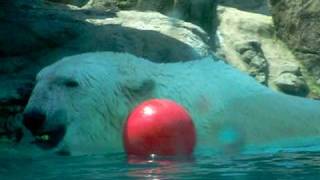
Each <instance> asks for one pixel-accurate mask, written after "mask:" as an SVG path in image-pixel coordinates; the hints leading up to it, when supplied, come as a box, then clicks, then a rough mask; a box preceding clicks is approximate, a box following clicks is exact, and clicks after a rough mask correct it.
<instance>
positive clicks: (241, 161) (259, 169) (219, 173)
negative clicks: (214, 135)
mask: <svg viewBox="0 0 320 180" xmlns="http://www.w3.org/2000/svg"><path fill="white" fill-rule="evenodd" d="M0 162H1V163H0V179H1V180H7V179H8V180H12V179H17V180H20V179H26V180H29V179H30V180H34V179H41V180H49V179H60V180H64V179H66V180H72V179H75V180H80V179H222V180H224V179H236V180H247V179H250V180H251V179H252V180H257V179H266V180H270V179H281V180H293V179H294V180H296V179H314V180H317V179H320V152H295V153H293V152H278V153H273V154H256V155H239V156H237V157H222V156H197V157H192V158H191V157H190V158H188V159H174V158H165V157H163V158H159V157H156V158H149V159H137V158H127V157H126V156H125V155H124V154H112V155H104V156H101V155H99V156H97V155H95V156H76V157H72V156H49V157H41V158H40V157H37V158H21V157H19V158H14V157H1V158H0Z"/></svg>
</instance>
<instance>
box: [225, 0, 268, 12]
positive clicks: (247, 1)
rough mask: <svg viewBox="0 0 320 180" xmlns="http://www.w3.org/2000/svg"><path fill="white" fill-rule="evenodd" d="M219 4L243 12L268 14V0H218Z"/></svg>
mask: <svg viewBox="0 0 320 180" xmlns="http://www.w3.org/2000/svg"><path fill="white" fill-rule="evenodd" d="M219 4H221V5H223V6H230V7H234V8H237V9H240V10H244V11H250V12H255V13H261V14H270V10H269V6H268V0H219Z"/></svg>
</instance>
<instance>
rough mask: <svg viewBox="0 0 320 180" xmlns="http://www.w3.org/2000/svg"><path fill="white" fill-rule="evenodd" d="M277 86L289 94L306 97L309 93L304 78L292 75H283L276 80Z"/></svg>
mask: <svg viewBox="0 0 320 180" xmlns="http://www.w3.org/2000/svg"><path fill="white" fill-rule="evenodd" d="M275 85H276V86H277V87H278V88H279V89H280V91H283V92H285V93H288V94H292V95H298V96H304V95H306V94H307V93H308V86H307V85H306V83H305V81H304V80H303V78H301V77H299V76H296V75H294V74H292V73H283V74H281V75H280V76H279V77H278V78H277V79H276V80H275Z"/></svg>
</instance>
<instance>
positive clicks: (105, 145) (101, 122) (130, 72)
mask: <svg viewBox="0 0 320 180" xmlns="http://www.w3.org/2000/svg"><path fill="white" fill-rule="evenodd" d="M139 61H144V62H145V63H147V64H148V63H149V62H147V61H145V60H143V59H138V58H137V57H134V56H131V55H128V54H115V53H88V54H82V55H77V56H71V57H67V58H64V59H62V60H60V61H58V62H57V63H55V64H53V65H50V66H48V67H46V68H44V69H43V70H41V71H40V72H39V73H38V75H37V79H36V86H35V88H34V90H33V92H32V95H31V97H30V99H29V102H28V104H27V106H26V108H25V112H24V120H23V123H24V125H25V126H26V127H27V129H29V130H30V132H31V133H32V135H33V143H34V144H36V145H38V146H39V147H41V148H42V149H50V150H51V149H54V150H59V151H67V152H71V153H74V154H76V153H77V152H78V153H82V152H86V153H88V152H91V151H94V152H95V153H96V152H97V151H101V152H107V151H110V152H113V151H119V150H121V149H122V139H121V134H122V125H123V123H124V121H125V118H126V117H127V115H128V113H129V111H130V109H131V108H132V107H133V106H134V105H135V104H136V103H138V102H139V101H141V100H142V99H141V98H147V96H148V95H149V94H150V92H151V91H152V88H153V81H152V80H151V79H150V76H149V75H148V73H147V71H146V70H145V69H144V70H143V71H141V69H139V70H138V69H136V68H137V66H136V64H137V62H138V63H139ZM142 64H144V63H142ZM149 65H152V64H149Z"/></svg>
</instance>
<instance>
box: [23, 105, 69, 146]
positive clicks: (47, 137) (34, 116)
mask: <svg viewBox="0 0 320 180" xmlns="http://www.w3.org/2000/svg"><path fill="white" fill-rule="evenodd" d="M47 118H48V117H47V116H46V115H45V114H44V113H43V112H42V111H40V110H36V109H33V110H29V111H26V112H24V114H23V125H24V126H25V127H26V128H27V129H28V130H29V131H30V132H31V133H32V135H33V137H34V140H33V141H32V143H33V144H35V145H37V146H39V147H40V148H42V149H51V148H54V147H56V146H57V145H58V144H59V143H60V142H61V141H62V139H63V138H64V135H65V133H66V127H65V125H63V124H55V125H53V126H50V128H48V125H47V124H48V122H47ZM50 125H52V124H50Z"/></svg>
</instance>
